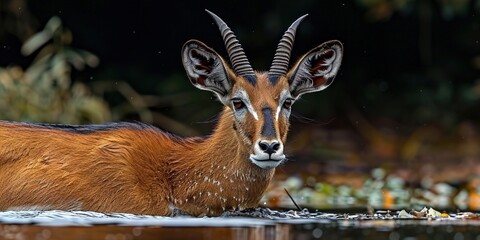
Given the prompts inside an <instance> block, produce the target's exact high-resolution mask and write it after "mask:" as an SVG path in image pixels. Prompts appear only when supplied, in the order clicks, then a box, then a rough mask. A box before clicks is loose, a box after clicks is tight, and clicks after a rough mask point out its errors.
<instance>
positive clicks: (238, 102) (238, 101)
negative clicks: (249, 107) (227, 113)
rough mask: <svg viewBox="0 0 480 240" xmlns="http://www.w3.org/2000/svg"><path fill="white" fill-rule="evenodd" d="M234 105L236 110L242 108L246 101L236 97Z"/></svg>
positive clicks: (233, 100)
mask: <svg viewBox="0 0 480 240" xmlns="http://www.w3.org/2000/svg"><path fill="white" fill-rule="evenodd" d="M232 106H233V109H235V110H240V109H242V108H244V107H245V103H243V101H242V100H241V99H238V98H234V99H232Z"/></svg>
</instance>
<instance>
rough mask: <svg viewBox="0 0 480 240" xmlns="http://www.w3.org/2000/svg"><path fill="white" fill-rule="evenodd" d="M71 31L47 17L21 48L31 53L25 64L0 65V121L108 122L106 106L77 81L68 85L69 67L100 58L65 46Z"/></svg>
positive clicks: (70, 81)
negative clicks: (23, 65) (42, 26)
mask: <svg viewBox="0 0 480 240" xmlns="http://www.w3.org/2000/svg"><path fill="white" fill-rule="evenodd" d="M71 42H72V34H71V32H70V31H68V30H66V29H65V28H63V26H62V23H61V20H60V19H59V18H58V17H52V18H51V19H50V21H48V23H47V24H46V26H45V28H44V29H43V30H42V31H40V32H38V33H36V34H34V35H33V36H31V37H30V38H29V39H27V40H26V41H25V43H24V44H23V46H22V49H21V51H22V54H24V55H25V56H29V55H32V54H36V57H35V59H34V61H33V63H32V64H31V65H30V66H29V67H28V68H27V69H22V68H21V67H19V66H9V67H6V68H0V119H4V120H21V121H29V122H49V123H73V124H80V123H91V122H105V121H110V120H111V116H110V111H109V109H108V105H107V103H106V102H105V101H103V100H102V99H101V98H98V97H95V96H93V95H92V94H91V93H90V92H89V89H88V88H87V87H86V86H85V85H84V84H83V83H80V82H75V83H72V79H71V72H72V67H73V68H75V69H76V70H83V69H84V68H85V66H89V67H95V66H97V65H98V63H99V59H98V58H97V57H96V56H95V55H93V54H91V53H89V52H87V51H84V50H80V49H75V48H72V47H70V46H69V44H70V43H71Z"/></svg>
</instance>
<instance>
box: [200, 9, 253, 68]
mask: <svg viewBox="0 0 480 240" xmlns="http://www.w3.org/2000/svg"><path fill="white" fill-rule="evenodd" d="M205 11H207V13H208V14H210V16H212V18H213V20H215V23H216V24H217V26H218V28H219V29H220V33H221V34H222V37H223V41H224V42H225V47H226V48H227V52H228V56H229V57H230V62H231V63H232V67H233V71H234V72H235V74H237V75H240V76H248V75H255V73H254V72H253V68H252V66H251V65H250V62H249V61H248V59H247V56H246V55H245V52H244V51H243V48H242V46H241V45H240V43H239V42H238V40H237V37H236V36H235V34H234V33H233V31H232V30H230V28H229V27H228V26H227V24H226V23H225V22H224V21H223V20H222V19H221V18H220V17H218V16H217V15H216V14H215V13H212V12H210V11H208V10H207V9H205Z"/></svg>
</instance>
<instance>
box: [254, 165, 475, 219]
mask: <svg viewBox="0 0 480 240" xmlns="http://www.w3.org/2000/svg"><path fill="white" fill-rule="evenodd" d="M358 182H359V183H360V184H357V185H356V186H355V185H351V184H332V183H328V182H324V181H318V180H317V179H316V177H314V176H309V177H300V176H289V177H287V178H285V179H283V180H277V181H275V182H274V183H273V184H272V185H271V186H270V188H269V189H268V191H267V192H266V194H265V195H264V197H263V199H262V202H261V203H262V205H263V206H267V207H272V208H295V207H294V204H293V203H292V201H291V199H290V198H289V197H288V195H287V194H285V192H284V189H287V190H288V192H289V193H290V194H291V195H292V196H293V199H294V200H295V202H296V203H297V204H298V205H300V206H301V207H309V208H313V209H344V208H358V209H365V208H367V207H373V208H375V209H402V208H422V207H425V206H431V207H435V208H441V209H461V210H474V211H478V210H480V177H479V176H471V177H470V178H467V179H466V180H465V181H464V182H462V183H461V184H452V183H447V182H436V181H434V180H433V179H431V178H430V177H428V176H425V177H424V178H422V179H421V181H420V182H419V183H413V182H411V180H410V179H408V178H405V176H401V175H398V174H395V173H391V172H390V173H389V172H388V171H386V170H385V169H382V168H375V169H373V170H372V171H371V174H370V175H369V176H365V177H363V178H362V179H360V180H359V181H358Z"/></svg>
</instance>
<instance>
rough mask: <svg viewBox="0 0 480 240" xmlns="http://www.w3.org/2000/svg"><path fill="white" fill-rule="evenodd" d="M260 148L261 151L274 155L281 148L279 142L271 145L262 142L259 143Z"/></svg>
mask: <svg viewBox="0 0 480 240" xmlns="http://www.w3.org/2000/svg"><path fill="white" fill-rule="evenodd" d="M258 146H259V147H260V149H261V150H262V151H263V152H265V153H267V154H273V153H275V152H277V150H278V149H279V148H280V143H279V142H277V141H273V142H271V143H269V142H267V141H260V142H259V143H258Z"/></svg>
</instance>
